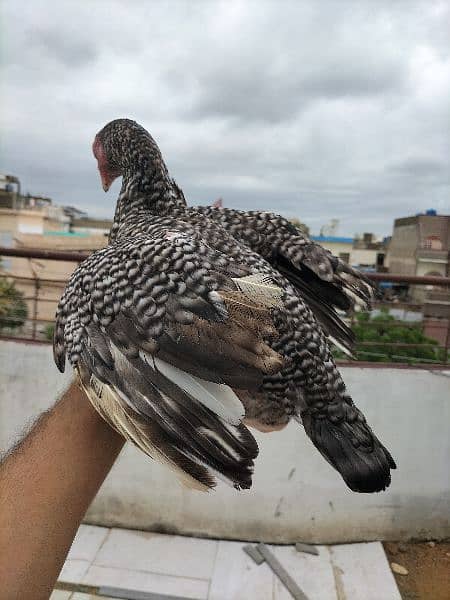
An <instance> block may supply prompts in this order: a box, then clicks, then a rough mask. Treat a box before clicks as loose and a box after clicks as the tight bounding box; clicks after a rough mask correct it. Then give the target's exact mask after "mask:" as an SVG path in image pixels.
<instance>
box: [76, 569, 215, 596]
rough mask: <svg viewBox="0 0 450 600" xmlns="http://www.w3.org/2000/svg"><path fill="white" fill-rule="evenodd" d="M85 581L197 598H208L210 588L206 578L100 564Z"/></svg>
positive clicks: (93, 583) (90, 572)
mask: <svg viewBox="0 0 450 600" xmlns="http://www.w3.org/2000/svg"><path fill="white" fill-rule="evenodd" d="M83 583H86V584H89V585H98V586H99V585H104V586H110V587H121V588H125V589H129V590H138V591H141V592H154V593H157V594H165V595H167V596H170V595H172V596H184V597H185V598H195V599H196V600H206V598H207V597H208V588H209V581H208V580H205V579H193V578H187V577H173V576H171V575H161V574H158V573H148V572H145V571H131V570H128V569H119V568H116V567H114V568H111V567H99V566H92V567H90V569H89V570H88V572H87V573H86V575H85V576H84V578H83Z"/></svg>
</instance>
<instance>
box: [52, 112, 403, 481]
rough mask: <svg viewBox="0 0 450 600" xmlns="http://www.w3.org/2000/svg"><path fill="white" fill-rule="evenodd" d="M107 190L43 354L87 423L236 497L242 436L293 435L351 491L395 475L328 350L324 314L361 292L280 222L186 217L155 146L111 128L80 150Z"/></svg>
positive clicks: (248, 440)
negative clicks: (286, 429)
mask: <svg viewBox="0 0 450 600" xmlns="http://www.w3.org/2000/svg"><path fill="white" fill-rule="evenodd" d="M93 150H94V154H95V157H96V158H97V161H98V167H99V171H100V175H101V178H102V183H103V187H104V189H105V191H107V190H108V189H109V186H110V185H111V182H112V181H113V180H114V179H115V178H116V177H118V176H120V175H122V176H123V182H122V188H121V192H120V196H119V200H118V203H117V208H116V213H115V218H114V224H113V227H112V229H111V233H110V238H109V245H108V247H107V248H105V249H103V250H100V251H98V252H95V253H94V254H93V255H91V256H90V257H89V258H88V259H87V260H85V261H84V262H83V263H82V264H81V265H80V266H79V267H78V269H77V270H76V271H75V272H74V274H73V275H72V277H71V279H70V281H69V283H68V285H67V287H66V290H65V291H64V294H63V296H62V298H61V301H60V303H59V307H58V311H57V318H56V328H55V337H54V356H55V361H56V363H57V365H58V368H59V369H60V370H61V371H63V370H64V366H65V357H66V355H67V356H68V359H69V361H70V363H71V364H72V366H73V367H74V369H75V370H76V372H77V374H78V377H79V379H80V382H81V385H82V387H83V388H84V389H85V391H86V393H87V395H88V397H89V399H90V400H91V402H92V403H93V405H94V406H95V408H96V409H97V410H98V412H99V413H100V414H101V415H102V416H103V417H104V418H105V419H106V420H107V421H108V422H109V423H110V424H111V425H112V426H113V427H114V428H115V429H116V430H117V431H119V432H120V433H121V434H122V435H124V436H125V437H126V438H127V439H129V440H131V441H132V442H133V443H135V444H136V445H137V446H138V447H140V448H141V449H142V450H143V451H144V452H146V453H147V454H148V455H150V456H152V457H153V458H157V459H159V460H161V461H163V462H165V463H167V464H168V465H169V466H170V467H172V468H173V469H174V470H176V471H177V473H178V475H179V476H180V477H181V478H182V479H183V480H184V481H185V482H187V483H188V484H190V485H192V486H194V487H198V488H201V489H205V488H210V487H213V486H214V485H215V480H216V478H221V479H224V480H225V481H227V482H228V483H230V484H231V485H233V486H235V487H236V488H249V487H250V486H251V477H252V471H253V461H254V459H255V458H256V456H257V453H258V448H257V444H256V442H255V440H254V438H253V436H252V435H251V433H250V431H249V430H248V428H247V426H253V427H256V428H257V429H260V430H263V431H271V430H275V429H281V428H282V427H283V426H284V425H286V424H287V422H288V421H289V420H290V419H295V420H297V421H299V422H301V423H302V424H303V426H304V428H305V431H306V433H307V435H308V436H309V437H310V439H311V440H312V442H313V444H314V445H315V446H316V448H317V449H318V450H319V451H320V452H321V453H322V455H323V456H324V457H325V458H326V460H327V461H328V462H329V463H330V464H331V465H332V466H333V467H334V468H336V469H337V470H338V471H339V473H340V474H341V475H342V477H343V478H344V480H345V481H346V483H347V485H348V486H349V487H350V488H351V489H352V490H354V491H359V492H374V491H380V490H383V489H385V488H386V487H387V486H388V485H389V483H390V479H391V477H390V470H391V469H394V468H395V463H394V461H393V459H392V457H391V456H390V454H389V452H388V451H387V450H386V448H384V446H383V445H382V444H381V443H380V442H379V440H378V439H377V438H376V437H375V435H374V434H373V433H372V431H371V429H370V427H369V426H368V425H367V423H366V420H365V418H364V416H363V415H362V413H361V412H360V411H359V410H358V409H357V408H356V407H355V405H354V404H353V401H352V399H351V398H350V396H349V395H348V393H347V391H346V388H345V385H344V383H343V381H342V378H341V376H340V374H339V372H338V370H337V368H336V365H335V363H334V361H333V357H332V355H331V351H330V345H329V339H330V338H333V339H335V340H336V341H337V343H339V344H340V345H341V346H342V347H344V348H345V349H347V350H350V349H351V345H352V336H351V332H350V331H349V330H348V328H347V326H346V325H345V324H344V323H343V322H342V320H341V319H340V317H339V315H338V313H337V312H336V310H335V309H336V308H337V309H343V310H348V309H349V308H351V307H353V306H354V305H355V304H358V303H359V304H368V303H369V302H370V297H371V294H372V292H373V289H372V287H371V284H370V282H368V281H366V280H365V279H364V278H363V277H362V276H361V275H360V274H358V273H357V272H355V271H353V270H352V269H350V268H349V267H347V266H346V265H344V264H343V263H341V262H340V261H339V260H338V259H336V258H335V257H333V256H332V255H331V254H330V253H329V252H327V251H325V250H324V249H323V248H321V247H320V246H318V245H317V244H314V243H313V242H311V241H310V240H309V239H308V238H307V237H306V236H304V235H302V234H301V233H300V232H299V231H298V230H297V229H296V228H295V227H294V226H293V225H291V224H289V223H288V222H287V221H286V220H284V219H283V218H282V217H278V216H276V215H272V214H269V213H258V212H240V211H232V210H229V209H228V210H227V209H214V208H208V207H197V208H192V207H187V206H186V201H185V198H184V195H183V193H182V191H181V190H180V188H179V187H178V186H177V185H176V183H175V182H174V181H173V179H171V177H170V176H169V174H168V171H167V168H166V166H165V164H164V161H163V159H162V157H161V154H160V151H159V149H158V146H157V145H156V143H155V142H154V140H153V138H152V137H151V136H150V135H149V134H148V133H147V132H146V131H145V130H144V129H143V128H142V127H141V126H139V125H138V124H137V123H135V122H134V121H130V120H127V119H119V120H117V121H112V122H111V123H109V124H108V125H106V126H105V127H104V128H103V129H102V130H101V131H100V132H99V133H98V134H97V136H96V138H95V141H94V146H93Z"/></svg>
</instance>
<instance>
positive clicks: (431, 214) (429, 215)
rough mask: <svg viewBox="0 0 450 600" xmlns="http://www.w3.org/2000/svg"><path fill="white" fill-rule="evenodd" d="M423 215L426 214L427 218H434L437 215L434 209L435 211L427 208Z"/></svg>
mask: <svg viewBox="0 0 450 600" xmlns="http://www.w3.org/2000/svg"><path fill="white" fill-rule="evenodd" d="M425 214H426V215H427V216H428V217H435V216H436V215H437V211H436V209H435V208H428V209H427V210H426V211H425Z"/></svg>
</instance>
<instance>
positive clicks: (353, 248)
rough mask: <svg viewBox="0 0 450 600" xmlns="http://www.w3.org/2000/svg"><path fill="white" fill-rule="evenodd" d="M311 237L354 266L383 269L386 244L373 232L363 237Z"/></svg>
mask: <svg viewBox="0 0 450 600" xmlns="http://www.w3.org/2000/svg"><path fill="white" fill-rule="evenodd" d="M311 239H313V240H314V241H315V242H317V243H318V244H320V245H321V246H323V247H324V248H326V249H327V250H329V251H330V252H332V253H333V254H334V255H335V256H338V257H339V258H340V259H341V260H343V261H344V262H346V263H348V264H350V265H352V266H353V267H359V268H361V269H370V270H376V271H380V270H383V265H384V256H385V253H386V246H385V243H384V242H383V241H379V240H375V236H374V234H373V233H365V234H364V235H363V237H362V238H351V237H337V236H324V235H316V236H314V235H313V236H312V237H311Z"/></svg>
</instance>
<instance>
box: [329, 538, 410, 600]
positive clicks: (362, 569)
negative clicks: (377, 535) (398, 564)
mask: <svg viewBox="0 0 450 600" xmlns="http://www.w3.org/2000/svg"><path fill="white" fill-rule="evenodd" d="M329 552H330V557H331V561H332V563H333V566H334V572H335V578H336V585H337V587H338V589H339V588H340V591H341V595H342V596H343V597H345V598H347V599H348V600H380V599H381V598H382V599H383V600H401V596H400V593H399V591H398V588H397V584H396V583H395V579H394V576H393V575H392V572H391V569H390V567H389V563H388V561H387V558H386V555H385V553H384V550H383V546H382V545H381V544H380V543H379V542H370V543H367V544H342V545H337V546H329Z"/></svg>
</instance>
